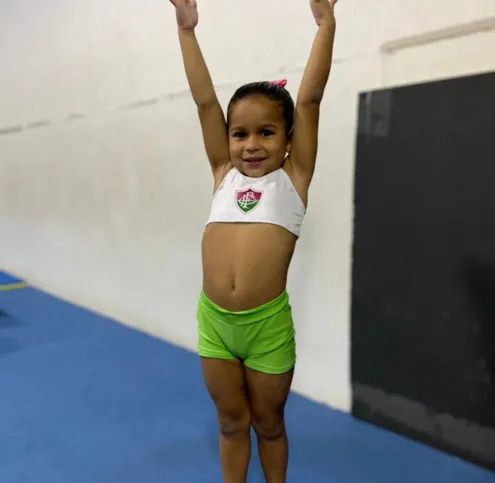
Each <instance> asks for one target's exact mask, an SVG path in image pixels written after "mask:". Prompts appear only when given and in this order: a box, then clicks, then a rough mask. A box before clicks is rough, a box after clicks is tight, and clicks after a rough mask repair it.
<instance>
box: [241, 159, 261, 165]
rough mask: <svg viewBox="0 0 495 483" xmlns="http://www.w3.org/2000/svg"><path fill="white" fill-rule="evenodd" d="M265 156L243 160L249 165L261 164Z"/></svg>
mask: <svg viewBox="0 0 495 483" xmlns="http://www.w3.org/2000/svg"><path fill="white" fill-rule="evenodd" d="M265 159H266V158H249V159H245V160H244V162H245V163H248V164H250V165H258V164H261V163H262V162H263V161H264V160H265Z"/></svg>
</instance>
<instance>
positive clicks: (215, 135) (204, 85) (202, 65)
mask: <svg viewBox="0 0 495 483" xmlns="http://www.w3.org/2000/svg"><path fill="white" fill-rule="evenodd" d="M170 1H171V2H172V4H173V5H174V6H175V9H176V14H177V25H178V27H179V41H180V46H181V50H182V57H183V60H184V68H185V71H186V76H187V80H188V82H189V87H190V89H191V94H192V97H193V99H194V102H195V103H196V105H197V106H198V114H199V119H200V122H201V129H202V131H203V139H204V144H205V148H206V153H207V155H208V159H209V160H210V164H211V167H212V170H213V173H214V175H216V174H217V173H218V172H219V171H220V170H221V169H222V168H224V167H225V166H226V165H227V164H228V163H229V143H228V137H227V127H226V123H225V116H224V113H223V111H222V108H221V106H220V103H219V102H218V98H217V96H216V93H215V89H214V87H213V82H212V80H211V76H210V73H209V71H208V67H207V66H206V62H205V59H204V57H203V54H202V52H201V48H200V47H199V44H198V40H197V38H196V33H195V28H196V26H197V24H198V10H197V5H196V1H195V0H170Z"/></svg>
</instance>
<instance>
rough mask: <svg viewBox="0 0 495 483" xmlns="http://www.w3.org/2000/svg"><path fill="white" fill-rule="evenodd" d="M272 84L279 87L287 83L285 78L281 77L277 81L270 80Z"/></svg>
mask: <svg viewBox="0 0 495 483" xmlns="http://www.w3.org/2000/svg"><path fill="white" fill-rule="evenodd" d="M272 84H275V85H277V86H279V87H285V86H286V85H287V79H282V80H278V81H272Z"/></svg>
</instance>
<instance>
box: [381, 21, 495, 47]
mask: <svg viewBox="0 0 495 483" xmlns="http://www.w3.org/2000/svg"><path fill="white" fill-rule="evenodd" d="M488 30H495V17H488V18H484V19H480V20H475V21H474V22H469V23H465V24H459V25H454V26H452V27H447V28H443V29H439V30H433V31H430V32H425V33H422V34H418V35H411V36H409V37H403V38H401V39H397V40H391V41H390V42H385V43H384V44H383V45H382V47H381V51H382V52H383V53H385V54H392V53H394V52H397V51H398V50H403V49H408V48H411V47H418V46H420V45H425V44H430V43H433V42H439V41H441V40H448V39H453V38H456V37H464V36H466V35H472V34H475V33H479V32H484V31H488Z"/></svg>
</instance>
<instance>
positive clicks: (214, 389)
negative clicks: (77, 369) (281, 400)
mask: <svg viewBox="0 0 495 483" xmlns="http://www.w3.org/2000/svg"><path fill="white" fill-rule="evenodd" d="M201 365H202V368H203V375H204V379H205V383H206V388H207V390H208V393H209V394H210V397H211V398H212V400H213V402H214V403H215V406H216V407H217V410H218V413H219V416H221V415H224V416H226V417H231V418H233V419H238V418H241V417H246V412H249V396H248V387H247V381H246V376H245V371H244V367H243V365H242V362H241V361H240V360H238V359H212V358H206V357H203V358H201Z"/></svg>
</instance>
